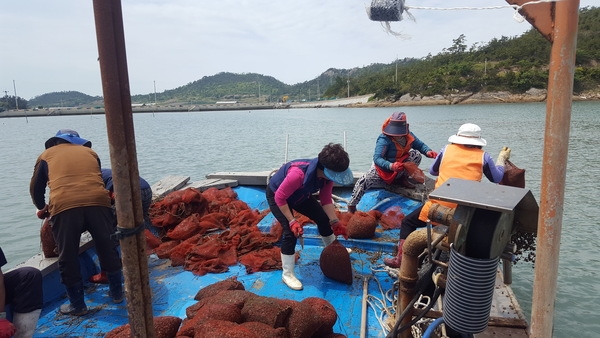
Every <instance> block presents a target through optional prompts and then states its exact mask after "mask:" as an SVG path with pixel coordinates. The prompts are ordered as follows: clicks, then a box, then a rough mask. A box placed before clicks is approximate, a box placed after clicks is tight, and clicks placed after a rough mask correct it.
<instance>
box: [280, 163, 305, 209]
mask: <svg viewBox="0 0 600 338" xmlns="http://www.w3.org/2000/svg"><path fill="white" fill-rule="evenodd" d="M302 182H304V171H302V169H299V168H297V167H290V169H288V172H287V174H286V175H285V178H284V179H283V182H281V185H280V186H279V188H277V191H275V203H277V205H278V206H282V205H286V204H287V199H288V198H289V197H290V196H292V194H293V193H294V192H295V191H296V190H298V189H300V188H301V187H302Z"/></svg>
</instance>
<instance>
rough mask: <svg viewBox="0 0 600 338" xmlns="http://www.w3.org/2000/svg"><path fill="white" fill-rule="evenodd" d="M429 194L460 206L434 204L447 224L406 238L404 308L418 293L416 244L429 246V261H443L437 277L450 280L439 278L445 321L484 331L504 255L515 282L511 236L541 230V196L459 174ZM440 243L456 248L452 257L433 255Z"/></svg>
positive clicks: (435, 217) (507, 277) (465, 330)
mask: <svg viewBox="0 0 600 338" xmlns="http://www.w3.org/2000/svg"><path fill="white" fill-rule="evenodd" d="M429 198H430V199H434V200H440V201H446V202H451V203H456V204H457V207H456V208H448V207H445V206H442V205H440V204H437V205H436V204H434V206H433V207H432V208H431V209H430V210H429V219H430V222H434V223H435V224H441V225H439V226H436V227H433V228H432V227H431V226H430V224H428V227H427V229H426V230H418V231H419V232H421V234H417V233H416V232H414V233H413V234H411V235H410V236H409V237H408V238H407V239H406V242H405V244H404V246H403V248H404V251H405V252H404V254H403V259H402V266H401V268H400V276H399V278H400V283H401V286H400V292H401V303H402V305H401V309H403V310H405V311H408V312H411V309H407V308H408V307H409V305H410V303H409V302H408V300H409V299H412V298H413V297H414V295H415V293H416V292H415V287H414V285H415V284H414V283H412V284H411V282H412V281H414V279H415V277H416V276H417V274H418V272H417V271H411V270H417V268H416V266H414V264H413V262H412V261H413V260H414V259H415V258H414V257H416V255H414V254H411V250H412V251H413V252H415V253H417V252H423V247H425V248H426V250H425V251H426V252H429V261H430V262H432V263H433V264H434V265H436V266H438V268H437V270H436V271H437V272H435V273H434V280H436V279H437V280H443V281H444V282H445V283H444V282H443V283H438V282H437V281H436V284H442V288H443V287H444V286H445V290H444V297H443V309H442V313H443V322H445V324H446V325H447V326H448V327H450V328H451V329H452V330H453V331H456V332H458V333H460V334H467V335H469V334H474V333H480V332H483V331H484V330H485V329H486V328H487V326H488V321H489V317H490V308H491V304H492V297H493V294H494V286H495V280H496V274H497V271H498V263H499V261H500V259H502V260H503V276H504V283H505V284H510V283H511V280H512V279H511V273H512V272H511V264H513V262H514V258H515V255H514V253H515V251H516V245H515V244H514V243H511V236H512V235H513V234H514V233H516V232H521V233H536V232H537V221H538V205H537V202H536V201H535V199H534V197H533V195H532V193H531V191H529V190H528V189H523V188H515V187H510V186H504V185H498V184H493V183H488V182H477V181H469V180H462V179H455V178H452V179H449V180H448V181H446V182H445V183H444V184H443V185H442V186H440V187H438V188H437V189H435V190H434V191H432V192H431V193H430V194H429ZM442 229H443V230H442ZM424 231H426V233H427V235H426V236H425V235H423V232H424ZM440 232H442V233H441V234H440ZM444 232H445V235H444ZM413 235H415V236H413ZM411 242H412V243H411ZM434 247H437V248H438V249H439V248H442V250H443V251H448V250H449V251H450V255H449V260H448V261H447V263H445V262H443V261H440V260H438V259H437V258H435V257H433V254H432V253H433V251H434V249H435V248H434ZM413 248H418V249H413ZM407 252H408V253H407ZM411 256H412V257H411ZM420 256H421V257H422V255H420ZM409 267H410V268H409ZM435 274H437V275H438V276H437V277H436V276H435ZM439 275H441V276H442V277H441V278H438V277H439ZM437 286H438V289H440V287H439V286H440V285H437ZM417 296H418V295H417ZM411 307H412V306H411ZM411 317H412V316H410V315H409V316H406V317H405V318H404V319H403V324H409V321H410V318H411ZM404 336H409V335H406V334H405V335H404Z"/></svg>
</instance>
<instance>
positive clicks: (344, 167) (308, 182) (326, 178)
mask: <svg viewBox="0 0 600 338" xmlns="http://www.w3.org/2000/svg"><path fill="white" fill-rule="evenodd" d="M349 165H350V158H349V157H348V153H347V152H346V151H345V150H344V148H343V147H342V145H341V144H334V143H329V144H328V145H326V146H325V147H324V148H323V149H322V150H321V152H320V153H319V156H318V157H317V158H313V159H298V160H293V161H290V162H288V163H286V164H284V165H283V166H281V168H280V169H279V170H277V172H276V173H275V174H273V176H272V177H271V178H270V179H269V183H268V185H267V189H266V196H267V202H268V204H269V209H271V212H272V213H273V216H275V218H276V219H277V220H278V221H279V223H280V224H281V226H282V227H283V234H282V237H281V266H282V268H283V273H282V275H281V279H282V281H283V282H284V283H285V284H286V285H287V286H288V287H289V288H290V289H292V290H302V288H303V286H302V282H300V280H298V278H296V275H295V273H294V265H295V262H296V243H297V240H298V238H300V237H302V234H303V232H304V231H303V229H302V225H301V224H300V223H299V222H298V221H297V220H296V218H295V217H294V211H296V212H298V213H300V214H302V215H305V216H306V217H308V218H310V219H311V220H313V221H314V222H315V223H316V225H317V228H318V230H319V234H320V235H321V237H322V240H323V244H324V245H325V246H327V245H329V244H331V243H333V241H335V239H336V238H337V236H338V235H342V236H343V237H344V238H348V235H347V234H346V226H345V225H344V224H342V223H341V222H340V221H339V220H338V218H337V215H336V212H335V206H334V204H333V199H332V191H333V184H334V183H337V184H339V185H350V184H352V183H353V182H354V176H353V174H352V171H351V170H350V168H349ZM317 192H318V193H319V200H318V201H317V200H316V199H315V198H313V197H312V196H313V194H315V193H317ZM301 243H302V242H301Z"/></svg>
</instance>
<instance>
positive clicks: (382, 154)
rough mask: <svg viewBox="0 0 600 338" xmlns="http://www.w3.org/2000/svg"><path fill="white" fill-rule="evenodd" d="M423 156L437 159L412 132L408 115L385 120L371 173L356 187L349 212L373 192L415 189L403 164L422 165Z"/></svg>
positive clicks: (400, 113) (378, 139)
mask: <svg viewBox="0 0 600 338" xmlns="http://www.w3.org/2000/svg"><path fill="white" fill-rule="evenodd" d="M421 154H423V155H425V156H427V157H429V158H435V157H436V156H437V153H436V152H435V151H433V150H431V148H429V146H427V145H426V144H425V143H424V142H423V141H421V140H419V138H418V137H417V136H415V134H413V133H412V132H411V131H410V130H409V126H408V123H407V122H406V114H404V113H403V112H395V113H393V114H392V116H390V117H389V118H387V119H386V120H385V122H384V123H383V126H382V127H381V134H380V135H379V137H377V142H376V143H375V151H374V153H373V165H372V166H371V169H370V170H369V171H367V172H366V173H365V174H364V175H362V176H361V177H360V178H359V179H358V180H357V181H356V184H355V185H354V189H353V190H352V197H351V198H350V201H348V211H349V212H351V213H354V212H355V211H356V205H358V202H360V199H361V198H362V197H363V195H364V194H365V191H367V190H368V189H371V188H383V187H385V186H386V185H388V184H399V185H401V186H403V187H406V188H409V189H413V188H414V187H415V185H414V184H413V183H411V182H410V181H409V179H408V173H407V171H406V169H405V168H404V163H406V162H413V163H415V164H416V165H417V166H418V165H419V164H420V163H421Z"/></svg>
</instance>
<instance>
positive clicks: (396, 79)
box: [394, 54, 398, 83]
mask: <svg viewBox="0 0 600 338" xmlns="http://www.w3.org/2000/svg"><path fill="white" fill-rule="evenodd" d="M396 82H398V54H396V77H395V78H394V83H396Z"/></svg>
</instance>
